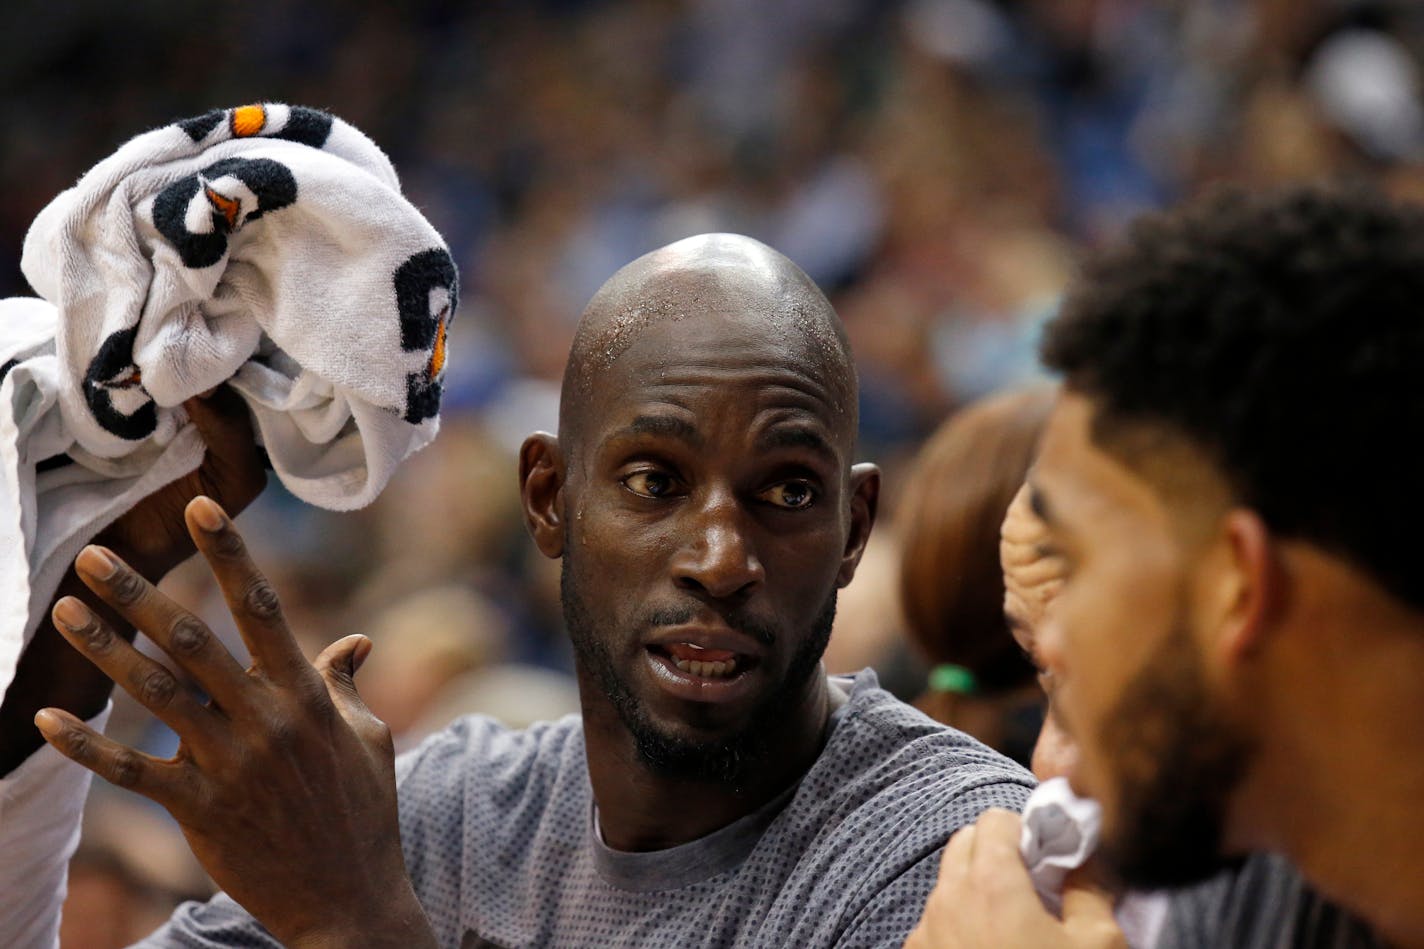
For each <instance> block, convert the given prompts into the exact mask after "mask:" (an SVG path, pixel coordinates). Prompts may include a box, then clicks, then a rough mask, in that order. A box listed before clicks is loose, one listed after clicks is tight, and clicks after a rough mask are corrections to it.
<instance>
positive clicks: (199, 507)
mask: <svg viewBox="0 0 1424 949" xmlns="http://www.w3.org/2000/svg"><path fill="white" fill-rule="evenodd" d="M190 507H191V508H192V509H193V520H195V521H197V522H198V526H199V527H201V528H202V529H203V530H205V531H208V532H210V533H211V532H213V531H220V530H222V526H223V512H222V508H220V507H218V504H217V502H216V501H214V500H213V499H212V498H208V497H202V496H199V497H196V498H194V499H193V503H192V504H191V505H190Z"/></svg>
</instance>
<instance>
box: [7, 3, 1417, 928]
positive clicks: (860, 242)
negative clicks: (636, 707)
mask: <svg viewBox="0 0 1424 949" xmlns="http://www.w3.org/2000/svg"><path fill="white" fill-rule="evenodd" d="M1421 68H1424V5H1420V4H1417V3H1413V2H1407V0H1397V2H1386V0H1377V2H1351V0H622V2H618V0H539V2H536V0H503V2H495V0H492V2H482V3H477V4H464V3H456V2H451V0H411V2H408V3H403V4H384V3H377V2H374V0H368V2H343V0H249V2H246V3H242V4H232V5H209V4H179V3H176V2H172V0H135V2H133V3H129V4H125V5H123V7H122V10H120V9H119V8H117V7H114V6H112V5H109V4H105V3H100V2H97V0H74V2H71V3H67V4H64V5H62V6H61V5H56V4H42V3H38V2H34V0H15V2H11V3H8V4H6V5H4V7H3V8H0V85H3V88H4V94H3V95H0V112H2V113H3V114H0V119H3V125H4V128H5V129H6V130H7V131H6V133H5V134H4V135H3V136H0V186H3V193H4V195H5V198H6V200H5V201H4V202H3V203H0V295H5V296H9V295H18V294H26V293H29V292H30V291H29V288H28V287H27V285H26V284H25V282H24V279H23V277H22V276H21V274H20V272H19V267H18V261H19V254H20V246H21V241H22V239H23V235H24V232H25V229H26V227H27V226H28V224H29V221H30V220H31V219H32V218H33V217H34V215H35V214H36V213H37V212H38V211H39V209H40V208H41V207H42V206H43V205H44V204H45V203H46V202H47V201H48V200H49V198H51V197H52V196H53V195H54V194H56V193H57V192H59V191H60V190H62V189H63V188H64V187H66V186H67V185H68V184H70V183H71V182H72V181H73V180H74V179H75V178H77V177H78V176H79V175H80V174H81V173H82V172H83V171H84V170H85V169H86V168H88V167H89V166H90V165H92V164H94V163H95V162H97V161H98V160H99V159H101V158H103V157H104V156H106V155H107V154H109V153H110V152H111V151H112V150H113V149H114V148H115V147H116V146H117V145H118V144H119V143H120V142H122V141H123V140H124V139H125V138H127V137H128V136H130V135H132V134H134V133H136V132H138V131H140V130H143V129H146V128H150V127H153V126H156V125H160V124H163V123H164V122H167V121H169V120H172V119H175V118H181V117H184V116H188V115H193V114H197V113H199V112H203V111H206V110H207V109H209V108H213V107H219V106H229V105H237V104H241V103H243V102H248V101H255V100H269V101H286V102H292V103H299V104H304V105H310V106H316V107H319V108H324V109H328V110H330V111H332V112H335V113H336V114H338V115H340V116H342V117H343V118H345V119H347V120H348V121H350V122H352V123H354V124H355V125H357V126H358V127H360V128H361V129H363V130H364V131H365V132H367V133H368V134H369V135H370V136H371V137H372V138H374V139H375V140H376V141H377V142H378V143H379V144H380V145H382V146H383V147H384V148H386V149H387V151H388V152H389V153H390V155H391V157H392V158H393V159H394V161H395V163H396V166H397V168H398V169H399V170H400V171H401V174H402V179H403V183H404V186H405V188H406V191H407V193H408V194H409V195H410V197H411V198H412V200H414V202H415V203H416V204H417V205H418V206H419V207H420V208H421V209H422V210H423V211H424V212H425V213H426V215H427V216H428V217H429V218H430V219H431V220H432V222H433V223H434V224H435V225H436V227H437V228H439V229H440V231H441V232H442V233H443V234H444V235H445V236H446V238H447V240H448V241H449V242H450V245H451V248H452V250H453V252H454V254H455V257H456V260H457V261H458V262H459V264H460V267H461V271H460V272H461V305H460V310H459V315H458V320H457V323H456V325H455V327H454V329H453V332H452V337H451V356H450V370H449V379H448V382H447V388H446V402H445V411H444V416H443V421H442V425H443V429H442V434H441V436H440V438H439V439H438V440H437V442H436V443H435V445H434V446H433V447H431V448H429V449H427V450H426V451H424V452H423V453H422V454H420V455H418V456H417V457H415V458H414V459H412V460H411V461H410V462H409V463H408V464H407V465H406V466H405V468H404V469H403V471H402V472H401V473H400V474H399V475H398V476H397V478H396V480H395V481H394V482H393V483H392V485H391V486H390V488H389V490H388V491H387V492H386V494H385V495H384V496H383V497H382V499H381V500H380V501H379V502H377V503H376V504H375V505H373V506H372V507H371V508H369V509H367V510H365V511H362V512H359V513H358V514H354V515H341V516H336V515H331V514H326V513H323V512H319V511H315V510H311V509H308V508H304V507H302V506H301V505H299V504H298V503H297V502H295V501H293V500H292V499H290V498H289V497H287V496H285V495H284V494H282V492H281V490H280V488H279V487H278V486H276V485H275V484H274V485H273V487H272V488H271V489H270V490H269V491H268V493H267V495H266V496H265V497H264V498H263V499H262V500H261V501H259V503H258V504H257V505H256V506H254V508H253V509H252V511H250V512H249V513H248V514H246V515H244V518H243V522H244V525H245V530H246V532H247V535H248V536H249V538H251V539H252V540H253V543H254V545H255V546H257V548H258V554H259V556H260V558H261V560H262V562H263V563H264V564H265V565H266V567H267V569H268V571H269V573H271V574H272V575H273V578H274V580H275V581H276V584H277V587H278V590H279V591H280V592H281V594H282V595H283V598H284V602H285V604H286V607H287V609H288V612H289V614H290V616H291V619H292V624H293V626H294V627H295V628H296V629H297V630H299V631H301V633H302V634H303V635H304V636H306V637H308V638H309V639H308V645H309V647H310V648H311V650H312V651H313V653H314V652H315V651H316V650H317V649H318V648H320V646H321V645H323V644H324V643H326V642H329V641H330V640H332V639H334V638H336V637H337V636H338V635H342V634H345V633H348V632H353V631H362V632H366V633H368V634H370V635H371V636H372V638H373V639H375V641H376V650H375V652H374V653H373V657H372V659H371V662H370V664H369V665H368V667H367V668H366V669H365V670H363V672H362V675H361V677H360V679H358V683H359V684H360V685H361V687H362V690H363V693H364V694H365V695H366V696H367V698H368V701H369V702H370V704H371V706H372V707H373V709H374V710H375V711H376V712H377V713H378V714H379V715H381V716H382V717H383V718H385V719H386V720H387V721H388V722H389V723H390V724H391V726H392V729H393V730H394V731H395V732H396V733H397V735H398V741H399V742H400V743H401V744H402V746H405V745H408V744H409V743H410V742H412V741H415V740H417V739H418V737H419V736H420V735H421V734H424V733H427V732H428V731H430V730H431V729H433V728H437V727H439V726H440V725H442V724H444V722H446V721H448V720H449V719H450V718H451V717H453V716H454V715H456V714H459V713H461V712H465V711H487V712H490V713H492V714H496V715H499V716H501V717H503V718H505V719H506V720H508V721H511V722H514V723H520V722H525V721H531V720H534V719H538V718H544V717H548V716H551V715H560V714H564V713H565V712H568V711H572V710H574V709H576V707H577V703H576V696H575V694H574V692H573V688H572V684H571V682H570V680H569V678H568V670H569V668H570V655H569V652H568V648H567V645H566V643H565V641H564V637H563V633H562V629H561V623H560V619H559V604H558V595H557V592H558V591H557V584H558V568H557V564H555V563H552V562H549V561H546V560H544V559H543V558H541V557H539V556H538V555H537V553H536V552H535V551H534V549H533V547H532V545H530V544H529V543H528V542H527V541H526V540H525V539H524V537H523V525H522V521H521V518H520V514H519V510H518V497H517V486H516V480H515V460H514V452H515V450H516V448H517V446H518V444H519V441H520V440H521V439H522V437H523V436H524V435H525V434H526V433H527V432H529V431H532V430H534V429H536V428H546V429H552V428H553V427H554V425H555V419H556V408H557V399H558V384H559V378H560V375H561V373H562V370H563V361H564V356H565V353H566V351H567V347H568V343H569V340H570V337H571V334H572V332H573V328H574V325H575V322H576V320H577V317H578V314H579V312H580V310H581V308H582V306H583V303H584V302H585V301H586V300H587V299H588V297H589V296H590V295H591V294H592V292H593V291H594V290H595V289H596V288H597V287H598V286H599V284H601V283H602V282H603V281H604V280H605V279H606V278H607V277H608V276H609V275H610V274H611V273H612V272H613V271H614V270H615V269H616V268H617V267H619V266H620V265H622V264H623V263H626V262H627V261H629V260H632V259H633V258H634V257H636V256H638V255H639V254H641V253H643V252H645V251H647V250H650V249H652V248H654V247H656V246H659V245H661V244H664V243H667V242H669V241H671V240H675V239H677V238H680V237H684V236H687V235H689V234H693V233H698V232H703V231H715V230H726V231H736V232H741V233H746V234H750V235H752V236H754V237H757V238H760V239H762V240H764V241H766V242H767V243H769V244H771V245H772V246H774V247H776V248H778V249H779V250H781V251H783V252H784V253H786V254H787V255H789V256H790V257H791V258H792V259H793V260H795V261H796V262H797V263H799V264H800V265H801V266H802V267H803V268H804V269H805V270H806V271H807V272H808V273H809V274H810V275H811V276H812V277H813V278H814V279H815V280H817V281H818V282H819V283H820V285H821V286H822V287H823V288H824V289H825V290H826V291H827V293H828V294H829V295H830V296H831V298H832V300H833V302H834V303H835V304H836V306H837V308H838V310H839V311H840V313H841V315H842V317H843V318H844V320H845V322H846V325H847V328H848V331H849V333H850V336H851V339H852V344H853V346H854V349H855V352H856V357H857V361H858V366H859V371H860V376H861V385H862V410H861V417H862V446H863V447H862V452H861V454H862V455H863V456H864V457H866V458H871V459H874V460H877V461H879V462H881V464H882V465H883V466H884V467H885V470H886V491H887V496H886V499H885V500H886V504H887V507H888V510H886V511H884V512H883V513H882V518H881V526H880V527H879V528H878V529H877V536H876V538H875V540H874V541H873V542H872V544H871V547H870V550H869V552H868V555H867V562H866V564H865V565H864V566H863V567H862V571H861V574H860V576H859V578H858V580H857V583H856V584H855V585H854V586H853V587H851V588H850V590H849V591H847V593H846V594H845V595H844V597H843V599H842V609H841V614H840V617H839V619H838V624H837V632H836V636H835V637H834V639H833V643H832V647H831V652H830V653H829V655H828V660H827V661H828V665H829V666H831V668H832V671H845V670H849V669H852V668H859V667H860V666H863V665H867V664H869V665H874V666H876V667H877V669H879V670H880V671H881V673H882V680H883V681H885V682H886V684H887V685H889V686H890V687H892V688H893V689H894V690H896V691H898V692H900V693H901V694H902V695H903V696H905V697H914V696H915V695H917V694H919V693H920V691H921V690H922V689H923V687H924V684H925V677H926V665H927V661H926V659H927V657H926V655H925V649H924V647H923V645H922V646H921V647H920V650H919V651H917V650H916V649H915V648H913V647H909V646H907V645H906V644H905V642H906V641H905V639H904V637H903V636H902V632H903V630H902V627H903V625H904V624H903V622H902V621H901V619H900V616H901V615H902V610H901V607H900V603H899V595H900V589H901V583H900V572H899V547H898V544H897V539H896V534H897V530H896V525H897V524H901V525H903V524H904V523H905V521H904V520H903V519H901V518H897V517H896V516H895V515H896V512H895V507H896V504H897V501H898V499H899V497H900V496H901V493H902V492H901V491H900V485H901V479H902V478H904V477H905V473H906V472H907V471H909V470H910V468H911V465H910V461H911V459H912V458H914V456H915V454H916V453H917V452H918V451H919V449H920V447H921V445H922V443H923V442H924V441H925V439H926V438H927V437H928V436H929V435H930V433H932V432H933V431H934V430H935V429H936V427H937V426H939V424H940V423H941V422H942V421H943V420H944V419H945V418H946V417H948V416H950V415H951V414H952V413H953V412H954V411H955V410H956V409H957V408H959V407H961V406H963V405H965V404H966V403H968V402H970V401H972V400H974V399H976V398H978V397H980V396H983V395H985V394H987V393H990V392H993V391H995V390H998V389H1001V388H1003V387H1006V386H1015V385H1020V384H1023V383H1026V382H1029V381H1032V380H1033V379H1035V377H1036V370H1035V364H1034V356H1033V348H1034V339H1035V334H1036V331H1037V327H1038V326H1039V325H1040V324H1041V323H1042V321H1043V320H1044V319H1045V317H1046V316H1047V315H1049V314H1050V313H1051V312H1052V310H1053V308H1054V306H1055V302H1056V301H1057V299H1058V297H1059V295H1060V293H1061V291H1062V289H1063V287H1064V285H1065V283H1066V282H1067V281H1068V280H1069V279H1070V278H1071V276H1072V273H1073V269H1074V261H1075V258H1076V257H1077V256H1078V255H1079V254H1081V253H1082V251H1083V250H1084V249H1085V248H1088V247H1092V246H1094V245H1096V244H1098V243H1100V242H1102V241H1103V240H1105V239H1108V238H1110V237H1112V236H1114V235H1115V234H1117V233H1119V232H1120V230H1121V229H1122V228H1123V227H1124V225H1125V223H1126V222H1127V221H1128V220H1129V219H1130V218H1131V217H1132V216H1133V215H1134V214H1135V213H1136V212H1138V211H1140V210H1143V209H1145V208H1149V207H1155V206H1160V205H1163V204H1167V203H1171V202H1173V201H1176V200H1178V199H1180V198H1182V197H1185V196H1187V195H1190V194H1192V193H1194V192H1196V191H1197V190H1199V189H1200V188H1202V187H1203V186H1204V185H1206V184H1209V183H1211V182H1214V181H1219V180H1223V179H1227V180H1236V181H1244V182H1247V183H1252V184H1257V183H1259V184H1267V183H1276V182H1282V181H1288V180H1297V179H1315V178H1321V177H1328V176H1365V177H1369V178H1371V179H1372V180H1375V181H1378V182H1380V183H1381V184H1382V185H1383V186H1384V187H1385V188H1387V189H1389V190H1391V191H1392V192H1394V193H1397V194H1400V195H1420V196H1424V83H1422V82H1421ZM1010 493H1012V492H1010ZM1005 503H1006V502H1005ZM991 542H992V538H991ZM985 555H986V556H988V557H990V558H993V557H994V556H995V555H996V551H995V550H994V549H992V548H991V549H989V550H988V551H986V552H985ZM168 583H169V585H170V586H171V587H172V589H173V590H176V591H178V595H179V597H180V599H183V600H184V601H186V602H190V603H193V604H197V605H201V604H204V603H207V604H209V608H208V609H205V610H202V612H203V613H204V614H205V616H206V617H207V618H208V619H209V620H210V621H212V622H213V624H214V625H215V627H221V626H222V625H223V624H224V622H226V623H229V624H230V620H227V619H226V612H225V611H224V610H222V609H221V608H220V607H219V605H218V603H217V600H216V598H215V593H214V591H213V589H212V586H211V584H210V583H209V581H208V579H207V577H206V574H205V571H204V570H203V569H202V568H201V567H199V566H197V565H192V564H190V565H188V567H187V568H185V569H184V570H181V571H180V572H178V573H177V574H175V575H174V576H173V577H172V578H170V580H169V581H168ZM231 638H232V639H233V641H234V645H235V646H236V647H237V648H240V644H237V643H236V636H235V634H233V635H232V637H231ZM1010 658H1011V659H1012V657H1010ZM928 660H929V661H931V662H933V661H940V657H937V656H929V657H928ZM1002 661H1009V660H1002ZM1025 668H1026V667H1025ZM1005 675H1006V677H1007V678H1008V679H1012V678H1013V676H1012V675H1009V674H1008V673H1006V674H1005ZM1025 681H1027V682H1029V683H1031V675H1030V676H1029V677H1028V678H1027V679H1026V680H1025ZM1019 684H1023V683H1019ZM111 731H113V732H115V733H117V734H119V735H120V736H121V737H123V738H124V739H125V740H128V741H131V742H137V743H139V744H141V745H142V746H144V747H146V748H148V749H149V750H159V751H161V750H163V749H164V748H165V747H166V743H171V741H172V738H171V736H168V735H166V734H165V733H163V732H162V731H161V730H159V728H158V727H157V726H156V725H155V723H153V722H152V721H150V720H148V719H147V718H146V716H144V715H141V714H138V713H137V712H135V711H134V710H133V709H132V708H130V707H127V706H125V705H124V704H123V703H122V702H121V703H120V705H119V708H118V710H117V712H116V719H115V722H114V724H113V726H112V727H111ZM91 800H92V804H91V814H90V821H89V824H90V830H89V832H88V833H86V843H85V845H84V847H83V849H82V850H81V853H80V855H79V857H77V858H76V863H75V873H74V877H73V881H72V893H73V896H72V898H73V899H81V898H82V899H83V900H85V901H86V902H85V903H84V905H85V906H89V907H109V906H112V907H113V908H112V909H103V910H95V911H94V912H91V913H78V912H70V913H67V914H66V945H69V946H74V947H89V946H95V947H97V946H107V945H120V944H123V942H124V941H125V940H126V939H128V938H130V937H132V936H133V935H134V934H135V933H137V932H140V931H142V932H146V931H147V929H144V928H143V927H145V926H147V925H150V924H151V923H152V922H153V920H154V918H155V914H159V915H160V916H161V915H166V912H167V909H166V907H167V906H168V905H169V903H170V901H171V900H172V899H173V898H176V897H179V896H183V895H188V894H198V893H202V892H203V891H204V888H205V885H206V884H205V881H204V880H203V879H202V877H201V874H200V873H199V872H198V871H197V870H196V869H195V867H194V866H193V865H192V864H191V863H190V862H188V861H187V860H186V859H185V857H186V851H185V850H184V849H183V847H182V842H181V839H178V838H176V837H175V835H173V833H172V831H171V830H169V829H168V825H167V824H166V823H164V822H165V821H166V818H162V819H160V817H158V816H155V815H154V814H153V813H151V812H150V811H149V810H148V809H147V808H146V807H145V806H143V805H142V804H141V803H139V802H138V799H137V798H134V797H131V796H129V797H120V796H116V795H113V794H111V793H108V789H107V788H99V787H96V788H95V793H94V794H93V795H92V797H91ZM150 827H151V828H152V829H147V828H150ZM95 920H100V921H101V922H102V923H103V925H100V926H99V927H98V928H97V929H93V928H90V929H85V930H84V931H81V927H82V926H85V925H87V924H92V923H93V922H94V921H95Z"/></svg>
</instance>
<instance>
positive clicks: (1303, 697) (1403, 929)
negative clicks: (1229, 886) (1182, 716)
mask: <svg viewBox="0 0 1424 949" xmlns="http://www.w3.org/2000/svg"><path fill="white" fill-rule="evenodd" d="M1326 583H1327V584H1328V583H1329V578H1327V579H1326ZM1356 590H1357V591H1358V588H1356ZM1332 592H1333V593H1334V594H1335V595H1333V596H1328V597H1322V601H1323V602H1321V603H1317V604H1315V606H1316V608H1315V609H1313V610H1312V611H1311V614H1310V617H1309V619H1310V627H1311V629H1310V630H1309V631H1304V629H1303V627H1297V629H1298V630H1300V631H1301V634H1300V635H1299V636H1296V637H1294V641H1293V642H1292V641H1291V639H1292V638H1291V637H1285V639H1286V643H1285V647H1284V648H1283V649H1282V650H1281V651H1280V653H1279V654H1278V656H1277V658H1278V659H1280V660H1282V661H1280V662H1278V663H1277V664H1276V665H1277V668H1276V669H1275V670H1273V671H1272V672H1271V673H1270V674H1269V675H1268V676H1266V677H1263V679H1262V680H1261V681H1259V682H1258V683H1257V686H1258V689H1259V690H1258V693H1257V696H1258V701H1259V705H1258V713H1259V714H1260V715H1261V720H1262V723H1263V725H1262V729H1261V731H1260V732H1259V737H1258V740H1257V754H1256V758H1257V763H1256V765H1255V766H1254V767H1253V768H1252V770H1251V773H1250V775H1249V776H1248V778H1247V781H1246V784H1245V787H1244V793H1243V794H1242V795H1241V797H1242V803H1241V806H1240V807H1239V808H1234V809H1233V810H1234V813H1233V818H1232V823H1233V824H1234V825H1235V827H1237V828H1238V833H1237V834H1234V835H1233V836H1236V837H1237V839H1238V840H1239V841H1240V842H1241V843H1243V844H1244V845H1245V847H1246V848H1249V849H1264V850H1275V851H1278V852H1283V853H1284V854H1285V855H1286V856H1288V857H1289V858H1290V859H1291V861H1292V862H1293V863H1294V864H1295V865H1296V867H1297V868H1298V869H1299V870H1300V872H1301V873H1302V875H1303V876H1304V877H1305V879H1306V880H1307V881H1309V882H1310V884H1311V885H1312V887H1314V888H1315V889H1316V890H1317V891H1318V892H1320V893H1321V894H1322V895H1324V896H1326V897H1327V898H1329V899H1331V900H1332V901H1333V902H1336V903H1338V904H1340V905H1342V906H1344V907H1346V908H1348V909H1349V910H1351V911H1352V912H1353V913H1354V914H1355V915H1356V916H1358V917H1359V918H1361V919H1362V920H1364V921H1365V922H1366V923H1368V924H1369V925H1370V926H1371V927H1372V928H1373V929H1374V930H1375V932H1376V934H1377V935H1379V936H1380V937H1382V938H1383V939H1385V940H1387V941H1388V943H1389V944H1390V945H1392V946H1396V947H1399V949H1406V947H1407V949H1413V947H1419V949H1424V806H1421V802H1424V754H1421V753H1420V740H1421V735H1424V689H1421V688H1420V686H1419V683H1420V681H1421V680H1424V622H1421V619H1420V616H1419V614H1418V613H1416V612H1414V611H1412V610H1409V609H1406V608H1403V607H1401V606H1400V605H1399V604H1398V603H1396V602H1393V601H1391V600H1389V599H1388V598H1381V597H1380V596H1378V595H1375V594H1374V593H1372V592H1371V591H1369V590H1366V591H1365V594H1362V595H1354V596H1351V595H1349V592H1348V590H1347V589H1346V585H1345V584H1336V585H1335V589H1334V591H1332Z"/></svg>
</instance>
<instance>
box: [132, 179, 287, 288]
mask: <svg viewBox="0 0 1424 949" xmlns="http://www.w3.org/2000/svg"><path fill="white" fill-rule="evenodd" d="M295 200H297V179H296V178H295V177H293V176H292V172H291V171H290V170H289V169H288V168H287V166H286V165H283V164H282V163H281V162H276V161H273V160H272V159H270V158H225V159H223V160H222V161H220V162H215V163H213V164H211V165H209V166H208V167H206V168H204V169H203V170H202V171H200V172H199V173H198V174H196V175H189V176H188V177H186V178H184V179H182V180H181V181H175V182H174V183H173V184H171V185H169V186H168V187H167V188H164V189H163V190H162V191H161V192H159V194H158V197H157V198H155V199H154V201H153V226H154V227H156V228H158V232H159V233H160V234H162V235H163V236H164V237H166V238H168V240H169V241H170V242H172V244H173V246H174V247H175V248H177V250H178V256H179V257H181V258H182V260H183V263H184V265H185V266H188V267H192V268H194V269H200V268H203V267H211V266H212V265H213V264H215V263H217V262H218V261H220V260H222V259H223V256H224V255H225V254H226V253H227V239H228V236H229V235H231V234H234V233H236V232H237V231H238V229H240V228H241V227H242V225H243V224H245V223H247V222H248V221H255V220H257V219H258V218H260V217H261V216H262V215H263V214H266V213H267V212H268V211H276V210H278V209H279V208H285V207H286V206H287V205H289V204H291V203H292V202H293V201H295Z"/></svg>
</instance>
